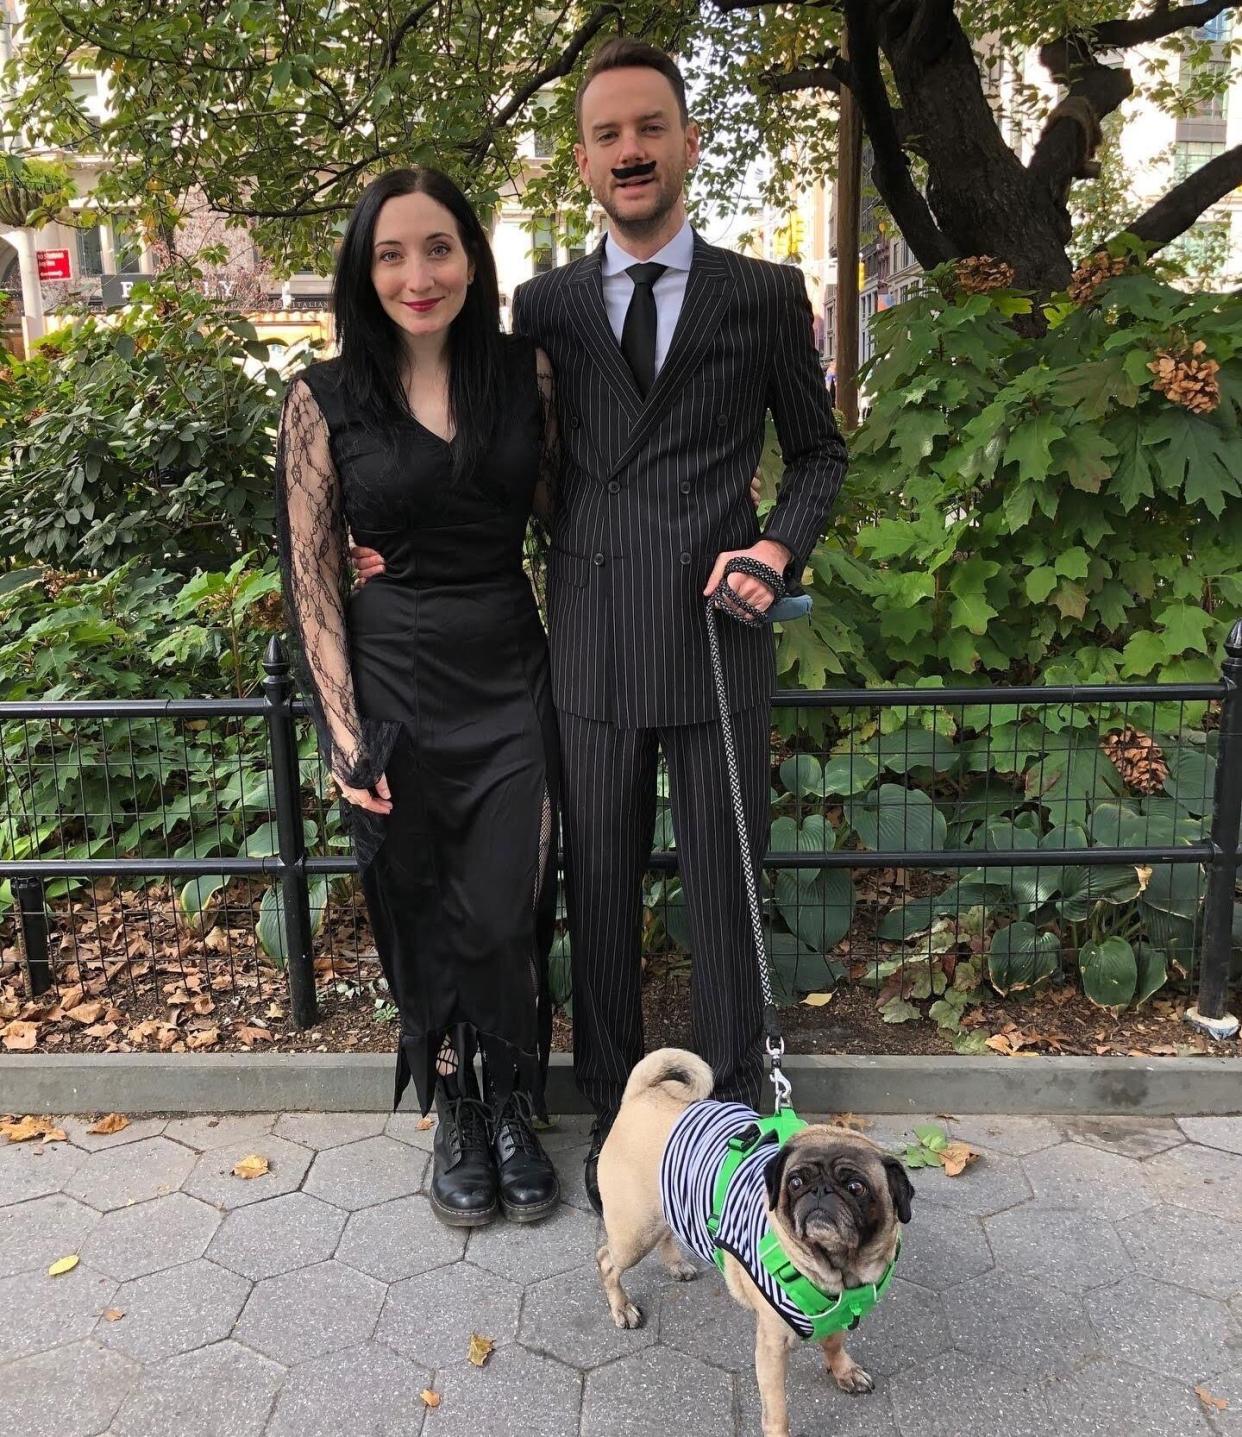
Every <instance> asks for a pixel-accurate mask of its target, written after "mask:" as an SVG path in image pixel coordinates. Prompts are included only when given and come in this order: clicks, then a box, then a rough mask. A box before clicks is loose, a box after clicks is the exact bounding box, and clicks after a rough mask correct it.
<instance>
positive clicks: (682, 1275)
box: [667, 1261, 699, 1282]
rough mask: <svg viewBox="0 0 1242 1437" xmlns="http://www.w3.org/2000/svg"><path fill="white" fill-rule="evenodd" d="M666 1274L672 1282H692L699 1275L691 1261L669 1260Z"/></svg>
mask: <svg viewBox="0 0 1242 1437" xmlns="http://www.w3.org/2000/svg"><path fill="white" fill-rule="evenodd" d="M667 1271H668V1275H669V1276H670V1277H671V1278H672V1279H673V1281H674V1282H693V1281H694V1279H695V1278H696V1277H698V1275H699V1270H698V1268H697V1267H695V1265H694V1263H692V1262H685V1261H681V1262H670V1263H669V1265H668V1269H667Z"/></svg>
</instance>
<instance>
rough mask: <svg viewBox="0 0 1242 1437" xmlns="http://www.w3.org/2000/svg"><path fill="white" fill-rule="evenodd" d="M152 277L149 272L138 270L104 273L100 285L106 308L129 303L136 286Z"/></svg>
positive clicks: (118, 307)
mask: <svg viewBox="0 0 1242 1437" xmlns="http://www.w3.org/2000/svg"><path fill="white" fill-rule="evenodd" d="M150 278H151V276H150V275H149V274H141V273H139V272H137V271H135V272H134V273H133V274H105V275H102V276H101V279H102V281H103V283H102V285H101V287H100V294H101V297H102V298H103V303H104V308H105V309H120V308H121V306H122V305H125V304H128V303H129V296H130V293H131V292H132V290H133V288H134V286H135V285H136V284H140V283H141V282H142V281H143V280H149V279H150Z"/></svg>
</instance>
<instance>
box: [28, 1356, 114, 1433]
mask: <svg viewBox="0 0 1242 1437" xmlns="http://www.w3.org/2000/svg"><path fill="white" fill-rule="evenodd" d="M138 1372H139V1368H138V1365H137V1363H134V1362H131V1361H130V1360H129V1358H128V1357H122V1356H121V1354H120V1353H119V1352H109V1351H108V1350H107V1348H104V1347H100V1346H99V1345H98V1343H95V1342H77V1343H74V1344H73V1346H72V1347H57V1348H54V1349H53V1350H52V1351H51V1352H40V1353H38V1354H37V1355H36V1356H34V1357H24V1358H22V1360H21V1361H20V1362H14V1363H12V1364H11V1365H10V1366H8V1367H6V1368H5V1369H4V1425H5V1430H6V1431H9V1432H13V1433H20V1434H21V1437H94V1434H95V1433H97V1432H102V1431H103V1430H104V1429H105V1428H106V1427H107V1425H108V1423H109V1422H110V1421H111V1420H112V1416H113V1414H114V1413H115V1412H116V1410H117V1408H118V1407H119V1406H120V1405H121V1403H122V1402H124V1400H125V1396H126V1393H128V1391H129V1389H130V1387H131V1386H132V1385H133V1383H134V1381H135V1379H136V1378H137V1376H138Z"/></svg>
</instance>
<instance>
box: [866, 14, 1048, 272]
mask: <svg viewBox="0 0 1242 1437" xmlns="http://www.w3.org/2000/svg"><path fill="white" fill-rule="evenodd" d="M878 8H879V10H880V12H881V13H880V15H879V25H878V29H879V40H880V45H881V48H882V49H883V51H884V54H885V56H886V58H887V59H888V61H889V64H890V65H891V67H892V72H893V79H894V81H895V83H896V86H897V91H898V94H899V95H900V99H901V129H902V133H903V135H904V136H906V137H907V138H906V144H907V146H908V148H909V149H910V150H912V151H914V152H915V153H917V154H918V155H919V156H920V157H921V158H922V159H924V160H925V161H926V163H927V202H928V205H929V206H930V208H931V211H932V214H933V215H934V216H935V219H936V223H937V225H938V226H939V227H940V229H941V231H942V232H943V233H944V235H945V236H946V237H947V238H948V239H949V241H950V242H951V244H952V245H953V247H954V249H955V250H956V251H957V252H958V254H959V255H962V256H965V255H993V256H995V257H996V258H997V259H1001V260H1004V261H1006V262H1007V263H1008V264H1010V265H1011V266H1012V267H1013V271H1014V283H1015V284H1016V285H1017V286H1018V287H1019V288H1022V289H1030V290H1034V291H1035V293H1036V294H1037V295H1038V296H1040V297H1045V296H1047V295H1048V294H1049V293H1051V292H1052V291H1053V290H1055V289H1063V288H1064V287H1065V286H1066V284H1068V282H1069V278H1070V274H1071V272H1072V267H1071V265H1070V261H1069V257H1068V255H1067V253H1066V246H1067V245H1068V243H1069V240H1070V234H1071V226H1070V217H1069V211H1068V209H1067V207H1066V203H1065V196H1064V195H1063V194H1062V195H1057V194H1055V193H1054V192H1053V190H1052V188H1051V187H1050V186H1049V184H1048V183H1047V182H1045V181H1044V180H1042V179H1040V178H1039V177H1037V176H1035V175H1033V174H1032V173H1031V172H1030V171H1029V170H1028V169H1027V168H1026V167H1025V166H1024V165H1023V164H1022V162H1021V161H1020V160H1019V158H1018V156H1017V155H1015V154H1014V152H1013V151H1012V150H1011V149H1010V148H1009V146H1008V145H1007V144H1006V143H1005V140H1004V137H1003V136H1002V135H1001V132H1000V129H999V127H998V125H997V123H996V117H995V116H994V114H993V113H992V109H991V106H990V105H989V104H988V102H987V98H986V96H985V95H984V92H983V86H982V84H981V81H980V75H979V69H978V65H977V64H976V62H975V56H974V53H973V51H972V50H971V46H970V42H969V40H968V39H967V37H966V35H965V33H964V31H963V30H962V28H961V26H960V25H959V24H958V23H957V20H956V19H955V18H953V17H952V14H951V12H950V14H949V17H948V18H947V20H946V19H943V18H942V20H941V21H940V22H939V23H938V24H937V25H936V27H935V31H934V33H933V34H930V35H929V34H928V33H927V31H926V30H924V31H923V32H922V33H919V34H916V33H914V31H913V29H912V27H911V25H910V23H909V20H908V16H909V14H910V8H909V7H907V6H905V5H903V4H901V3H900V0H897V3H893V0H888V3H886V0H880V5H879V7H878ZM879 188H880V190H881V194H883V189H884V187H883V185H879ZM897 218H898V221H899V222H900V216H897ZM915 253H916V255H918V252H917V250H916V251H915ZM918 258H919V260H920V262H921V263H923V264H926V263H927V261H926V260H925V259H924V258H923V256H922V255H918Z"/></svg>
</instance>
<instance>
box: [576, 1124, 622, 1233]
mask: <svg viewBox="0 0 1242 1437" xmlns="http://www.w3.org/2000/svg"><path fill="white" fill-rule="evenodd" d="M616 1116H617V1115H616V1113H600V1114H599V1115H598V1116H597V1117H596V1119H595V1121H594V1122H593V1123H592V1124H591V1146H590V1147H589V1148H588V1149H587V1155H586V1162H585V1163H584V1164H583V1174H582V1175H583V1180H584V1182H585V1184H586V1195H587V1200H588V1201H589V1202H590V1204H591V1206H592V1207H593V1208H594V1209H595V1211H596V1213H597V1214H598V1215H599V1216H600V1217H603V1215H604V1204H603V1203H602V1202H601V1201H600V1197H599V1155H600V1153H601V1152H602V1151H603V1148H604V1144H605V1143H606V1142H607V1141H608V1134H609V1132H610V1131H611V1129H612V1124H613V1119H614V1118H615V1117H616Z"/></svg>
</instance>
